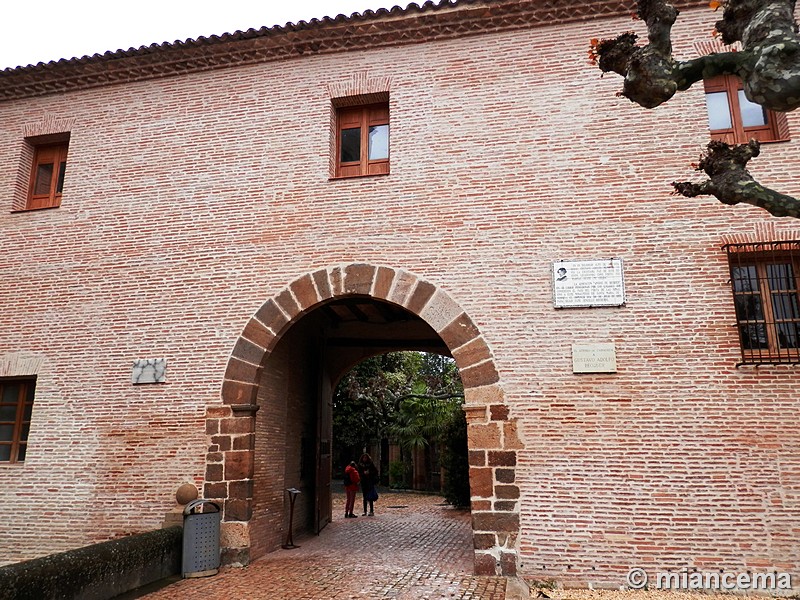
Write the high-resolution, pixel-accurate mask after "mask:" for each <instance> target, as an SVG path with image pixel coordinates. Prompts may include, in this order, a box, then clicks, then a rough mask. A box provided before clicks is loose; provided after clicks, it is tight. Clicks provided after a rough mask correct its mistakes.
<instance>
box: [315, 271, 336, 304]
mask: <svg viewBox="0 0 800 600" xmlns="http://www.w3.org/2000/svg"><path fill="white" fill-rule="evenodd" d="M311 277H312V278H313V279H314V283H315V284H316V285H317V293H319V299H320V301H322V300H327V299H328V298H332V297H333V292H332V291H331V281H330V279H329V278H328V270H327V269H320V270H319V271H314V273H312V275H311Z"/></svg>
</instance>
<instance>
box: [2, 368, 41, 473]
mask: <svg viewBox="0 0 800 600" xmlns="http://www.w3.org/2000/svg"><path fill="white" fill-rule="evenodd" d="M35 389H36V379H34V378H24V379H0V462H10V463H18V462H24V460H25V453H26V450H27V448H28V433H29V432H30V429H31V413H32V412H33V395H34V391H35Z"/></svg>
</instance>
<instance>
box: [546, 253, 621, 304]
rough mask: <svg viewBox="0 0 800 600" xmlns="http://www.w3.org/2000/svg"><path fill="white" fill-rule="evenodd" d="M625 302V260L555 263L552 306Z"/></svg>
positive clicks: (561, 261)
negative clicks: (623, 267) (623, 271)
mask: <svg viewBox="0 0 800 600" xmlns="http://www.w3.org/2000/svg"><path fill="white" fill-rule="evenodd" d="M623 304H625V282H624V280H623V276H622V259H621V258H607V259H601V260H560V261H556V262H554V263H553V306H554V307H555V308H576V307H592V306H621V305H623Z"/></svg>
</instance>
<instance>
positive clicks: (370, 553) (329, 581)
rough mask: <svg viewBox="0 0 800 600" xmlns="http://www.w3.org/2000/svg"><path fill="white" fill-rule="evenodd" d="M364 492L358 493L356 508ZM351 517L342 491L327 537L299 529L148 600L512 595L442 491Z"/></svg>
mask: <svg viewBox="0 0 800 600" xmlns="http://www.w3.org/2000/svg"><path fill="white" fill-rule="evenodd" d="M360 505H361V495H360V493H359V495H358V497H357V499H356V509H357V510H358V509H359V508H360ZM356 514H358V515H359V517H358V518H357V519H345V518H344V494H334V497H333V522H332V523H331V524H330V525H328V526H327V527H326V528H325V529H324V530H323V531H322V533H321V534H320V535H319V536H303V537H300V536H298V535H295V540H294V541H295V544H297V545H299V546H300V548H297V549H294V550H277V551H276V552H272V553H270V554H268V555H267V556H265V557H263V558H260V559H258V560H256V561H254V562H253V563H252V564H250V565H248V566H247V567H244V568H223V569H221V570H220V572H219V573H218V574H217V575H214V576H212V577H205V578H190V579H182V580H177V581H176V582H175V583H172V584H171V585H169V586H167V587H164V588H162V589H160V590H158V591H156V592H152V593H149V594H147V595H144V596H139V597H141V598H146V599H147V600H195V599H196V600H262V599H263V600H283V599H286V600H328V599H331V600H340V599H341V600H344V599H355V598H369V599H381V598H391V599H395V600H411V599H412V598H413V599H415V600H417V599H419V600H439V599H448V600H453V599H459V598H460V599H469V600H505V597H506V589H505V586H506V580H505V579H504V578H502V577H476V576H474V575H473V574H472V570H473V550H472V531H471V528H470V515H469V512H467V511H461V510H456V509H454V508H452V507H450V506H448V505H446V504H445V503H444V500H443V499H442V498H441V497H440V496H431V495H421V494H410V493H393V492H390V493H383V494H381V497H380V499H379V500H378V502H376V503H375V516H374V517H369V516H360V512H358V513H356Z"/></svg>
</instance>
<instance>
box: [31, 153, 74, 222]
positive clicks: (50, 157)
mask: <svg viewBox="0 0 800 600" xmlns="http://www.w3.org/2000/svg"><path fill="white" fill-rule="evenodd" d="M33 150H34V153H33V163H32V166H31V175H30V181H29V184H28V197H27V202H26V205H25V209H26V210H39V209H42V208H58V207H59V206H61V197H62V195H63V179H62V178H63V174H62V165H63V169H64V171H66V165H67V155H68V152H69V141H68V140H64V141H59V142H49V143H41V144H35V145H34V147H33ZM50 163H52V164H53V171H52V173H51V174H50V185H49V187H48V191H47V193H46V194H36V193H35V192H36V184H37V175H38V171H39V167H40V165H45V164H50ZM59 184H61V185H59Z"/></svg>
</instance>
